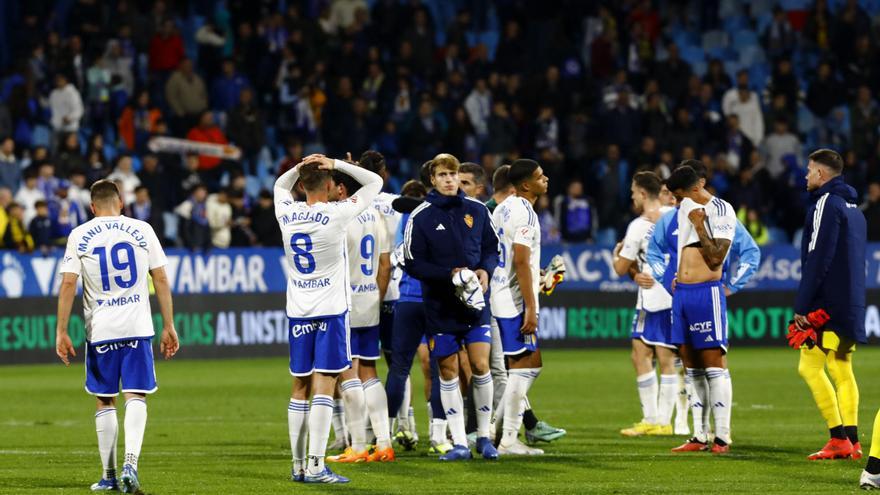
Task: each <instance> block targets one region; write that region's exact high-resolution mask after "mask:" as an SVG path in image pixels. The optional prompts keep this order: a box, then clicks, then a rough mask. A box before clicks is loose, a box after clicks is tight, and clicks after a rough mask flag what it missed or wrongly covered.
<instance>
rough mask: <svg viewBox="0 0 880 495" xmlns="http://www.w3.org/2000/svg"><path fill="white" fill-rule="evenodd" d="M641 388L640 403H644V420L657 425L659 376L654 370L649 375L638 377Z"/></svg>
mask: <svg viewBox="0 0 880 495" xmlns="http://www.w3.org/2000/svg"><path fill="white" fill-rule="evenodd" d="M636 385H638V387H639V401H641V403H642V418H643V419H642V420H643V421H644V422H646V423H651V424H656V423H657V375H656V374H655V373H654V370H653V369H652V370H651V371H650V372H649V373H645V374H643V375H639V376H638V377H636Z"/></svg>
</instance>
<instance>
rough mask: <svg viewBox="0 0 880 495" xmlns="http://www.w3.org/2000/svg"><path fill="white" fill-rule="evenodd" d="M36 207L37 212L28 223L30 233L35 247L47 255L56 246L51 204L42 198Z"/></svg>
mask: <svg viewBox="0 0 880 495" xmlns="http://www.w3.org/2000/svg"><path fill="white" fill-rule="evenodd" d="M34 207H35V209H36V212H37V214H36V216H35V217H34V218H33V219H32V220H31V222H30V224H28V233H29V234H30V236H31V239H33V241H34V249H36V250H38V251H40V253H41V254H43V255H46V254H49V251H51V250H52V248H53V247H54V246H55V243H54V236H53V229H52V219H51V218H49V205H48V203H46V202H45V201H43V200H40V201H37V203H36V204H35V205H34Z"/></svg>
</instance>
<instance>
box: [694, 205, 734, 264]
mask: <svg viewBox="0 0 880 495" xmlns="http://www.w3.org/2000/svg"><path fill="white" fill-rule="evenodd" d="M688 218H689V219H690V220H691V222H692V223H693V224H694V230H696V231H697V236H699V238H700V254H701V255H702V256H703V261H705V262H706V265H707V266H708V267H709V269H710V270H713V271H714V270H717V269H719V268H721V265H722V263H724V258H725V257H726V256H727V251H728V249H730V240H728V239H714V238H712V236H710V235H709V232H708V231H707V230H706V222H705V219H706V212H705V210H703V209H702V208H699V209H696V210H693V211H691V212H690V214H688Z"/></svg>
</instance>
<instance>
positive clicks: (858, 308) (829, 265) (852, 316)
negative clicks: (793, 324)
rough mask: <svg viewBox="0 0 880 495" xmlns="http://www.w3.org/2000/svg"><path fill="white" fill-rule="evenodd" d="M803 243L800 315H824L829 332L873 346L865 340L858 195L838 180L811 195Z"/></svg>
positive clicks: (862, 226) (797, 305)
mask: <svg viewBox="0 0 880 495" xmlns="http://www.w3.org/2000/svg"><path fill="white" fill-rule="evenodd" d="M810 199H811V202H812V204H811V206H810V208H809V209H808V210H807V218H806V221H805V225H804V236H803V240H802V242H801V283H800V286H799V287H798V294H797V300H796V302H795V305H794V310H795V312H796V313H797V314H800V315H806V314H807V313H809V312H810V311H814V310H816V309H820V308H821V309H824V310H825V311H827V312H828V314H829V315H830V316H831V320H830V321H829V322H828V325H827V328H828V329H830V330H833V331H834V332H835V333H837V334H838V335H839V336H841V337H846V338H849V339H850V340H854V341H856V342H861V343H864V342H867V336H866V335H865V242H866V238H867V231H866V225H865V216H864V214H863V213H862V212H861V211H860V210H859V208H858V205H857V204H856V191H855V189H853V188H852V187H850V186H848V185H847V184H846V183H845V182H844V181H843V178H842V177H840V176H838V177H835V178H833V179H831V180H830V181H828V182H827V183H826V184H825V185H824V186H822V187H820V188H819V189H817V190H815V191H813V192H812V193H811V194H810Z"/></svg>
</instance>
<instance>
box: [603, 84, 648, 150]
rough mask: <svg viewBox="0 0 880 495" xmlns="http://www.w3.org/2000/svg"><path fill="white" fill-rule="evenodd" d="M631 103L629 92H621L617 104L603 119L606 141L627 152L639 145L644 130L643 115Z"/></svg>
mask: <svg viewBox="0 0 880 495" xmlns="http://www.w3.org/2000/svg"><path fill="white" fill-rule="evenodd" d="M629 102H630V94H629V91H627V90H625V89H624V90H621V91H620V92H619V93H618V94H617V104H616V105H615V106H614V107H613V108H612V109H611V110H609V111H608V112H607V113H606V114H605V116H604V118H603V119H602V120H603V123H602V127H603V132H604V136H605V141H606V142H608V143H611V144H615V145H617V146H618V147H619V149H625V150H631V149H633V147H635V146H636V145H637V144H638V142H639V138H640V134H641V128H642V122H641V114H640V113H639V111H638V110H635V109H633V108H632V107H631V106H630V104H629Z"/></svg>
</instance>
